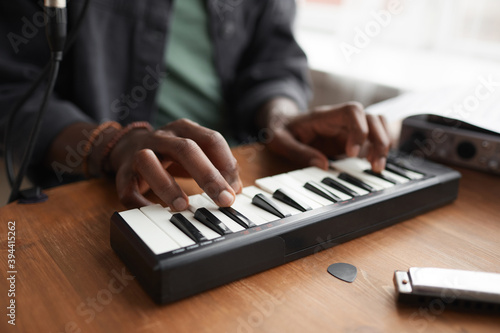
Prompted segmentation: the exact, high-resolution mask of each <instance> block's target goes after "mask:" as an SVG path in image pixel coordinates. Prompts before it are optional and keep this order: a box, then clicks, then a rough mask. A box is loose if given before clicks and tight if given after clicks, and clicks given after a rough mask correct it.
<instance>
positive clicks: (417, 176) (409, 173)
mask: <svg viewBox="0 0 500 333" xmlns="http://www.w3.org/2000/svg"><path fill="white" fill-rule="evenodd" d="M394 165H395V166H397V167H399V168H401V167H400V166H399V165H397V164H394ZM403 169H404V170H405V172H406V175H407V176H408V177H410V178H411V179H412V180H416V179H422V178H423V177H424V175H423V174H421V173H418V172H414V171H411V170H409V169H406V168H403Z"/></svg>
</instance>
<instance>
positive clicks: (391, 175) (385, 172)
mask: <svg viewBox="0 0 500 333" xmlns="http://www.w3.org/2000/svg"><path fill="white" fill-rule="evenodd" d="M382 175H384V176H386V177H388V178H392V179H394V180H395V181H397V182H399V183H401V184H404V183H407V182H409V181H410V180H409V179H408V178H405V177H401V176H400V175H396V174H395V173H393V172H391V171H389V170H382Z"/></svg>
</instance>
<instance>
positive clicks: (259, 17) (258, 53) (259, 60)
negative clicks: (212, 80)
mask: <svg viewBox="0 0 500 333" xmlns="http://www.w3.org/2000/svg"><path fill="white" fill-rule="evenodd" d="M247 3H250V5H251V6H252V7H253V13H252V10H248V9H247V11H246V13H245V16H244V17H243V22H246V26H244V27H243V29H245V32H246V34H248V37H247V38H248V40H247V45H246V47H245V48H244V50H243V52H242V54H241V58H240V60H239V62H238V64H237V66H236V68H235V73H236V74H235V76H234V78H233V79H234V81H233V84H232V85H231V87H230V88H229V89H228V90H229V91H230V93H229V96H227V97H226V99H227V100H228V101H229V102H230V105H231V106H232V108H233V109H234V112H235V114H236V122H235V126H236V128H237V130H238V134H239V135H240V139H242V140H244V141H246V140H247V138H246V137H245V136H248V135H249V133H252V132H253V134H251V136H255V135H256V133H255V130H256V128H255V127H254V126H255V125H254V124H255V117H256V113H257V111H258V110H259V108H260V107H261V106H262V105H263V104H264V103H266V102H267V101H268V100H270V99H272V98H274V97H280V96H282V97H288V98H290V99H292V100H294V101H295V102H296V103H297V105H298V106H299V108H300V109H301V110H306V109H307V105H308V102H309V99H310V96H311V90H310V83H309V70H308V65H307V59H306V56H305V54H304V52H303V51H302V49H301V48H300V47H299V45H298V44H297V42H296V40H295V38H294V35H293V23H294V18H295V13H296V5H295V1H294V0H267V1H259V2H254V1H251V2H247ZM257 3H258V4H259V6H257ZM242 5H243V6H244V5H245V4H244V3H242ZM255 8H258V9H257V11H256V9H255ZM235 10H237V8H235ZM251 15H253V17H251ZM250 21H251V23H249V22H250ZM232 111H233V110H232ZM242 135H243V137H242Z"/></svg>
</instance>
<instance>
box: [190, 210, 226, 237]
mask: <svg viewBox="0 0 500 333" xmlns="http://www.w3.org/2000/svg"><path fill="white" fill-rule="evenodd" d="M194 218H195V219H197V220H198V221H200V222H201V223H203V224H204V225H206V226H207V227H209V228H210V229H212V230H213V231H215V232H216V233H218V234H219V235H221V236H222V235H227V234H230V233H232V231H231V230H229V228H228V227H227V226H226V225H225V224H224V223H223V222H222V221H221V220H219V219H218V218H217V217H216V216H215V215H214V214H212V213H211V212H210V211H209V210H208V209H206V208H203V207H202V208H198V209H197V210H196V212H195V213H194Z"/></svg>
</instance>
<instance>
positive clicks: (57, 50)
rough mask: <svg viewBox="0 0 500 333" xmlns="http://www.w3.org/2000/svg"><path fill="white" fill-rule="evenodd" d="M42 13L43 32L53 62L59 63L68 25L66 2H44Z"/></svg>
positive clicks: (49, 0) (60, 0) (48, 0)
mask: <svg viewBox="0 0 500 333" xmlns="http://www.w3.org/2000/svg"><path fill="white" fill-rule="evenodd" d="M44 11H45V19H46V22H45V32H46V35H47V41H48V43H49V47H50V50H51V52H52V57H53V60H56V61H61V60H62V56H63V50H64V44H65V42H66V34H67V25H68V14H67V10H66V0H44Z"/></svg>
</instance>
